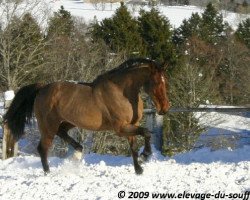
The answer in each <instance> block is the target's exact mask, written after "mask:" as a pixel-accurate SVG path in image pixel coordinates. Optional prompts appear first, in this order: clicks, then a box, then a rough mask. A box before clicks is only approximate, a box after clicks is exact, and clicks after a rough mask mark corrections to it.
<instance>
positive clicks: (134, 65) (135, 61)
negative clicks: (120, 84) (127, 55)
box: [94, 58, 160, 81]
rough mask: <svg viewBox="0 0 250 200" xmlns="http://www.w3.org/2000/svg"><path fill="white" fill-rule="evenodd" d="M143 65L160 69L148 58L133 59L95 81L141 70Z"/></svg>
mask: <svg viewBox="0 0 250 200" xmlns="http://www.w3.org/2000/svg"><path fill="white" fill-rule="evenodd" d="M142 64H149V65H152V64H153V65H154V66H156V67H157V68H160V66H159V64H158V63H157V62H156V61H154V60H150V59H148V58H131V59H128V60H126V61H125V62H123V63H122V64H120V65H119V66H118V67H116V68H114V69H111V70H109V71H107V72H105V73H103V74H101V75H99V76H97V78H96V79H95V80H94V81H96V80H100V79H101V78H103V77H105V76H107V75H111V74H115V73H121V72H122V73H123V72H126V71H129V70H131V69H136V68H139V67H140V66H141V65H142Z"/></svg>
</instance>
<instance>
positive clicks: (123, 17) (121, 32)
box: [92, 3, 141, 55]
mask: <svg viewBox="0 0 250 200" xmlns="http://www.w3.org/2000/svg"><path fill="white" fill-rule="evenodd" d="M92 35H93V38H94V39H97V40H98V39H102V40H104V41H105V43H106V44H107V45H108V46H109V47H110V48H111V49H112V50H113V51H115V52H119V51H125V52H127V53H128V54H129V55H131V54H133V53H137V52H139V51H140V49H141V38H140V35H139V33H138V23H137V21H136V20H135V19H133V18H132V16H131V14H130V13H129V11H128V9H127V7H126V6H125V5H124V3H121V6H120V7H119V8H118V9H117V10H116V12H115V14H114V16H113V17H112V18H108V19H104V20H103V21H102V22H101V23H100V24H98V23H95V24H94V25H93V31H92Z"/></svg>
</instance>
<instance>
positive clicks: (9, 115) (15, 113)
mask: <svg viewBox="0 0 250 200" xmlns="http://www.w3.org/2000/svg"><path fill="white" fill-rule="evenodd" d="M43 87H44V85H42V84H38V83H36V84H31V85H27V86H24V87H22V88H21V89H20V90H19V91H18V92H17V93H16V95H15V98H14V99H13V101H12V103H11V105H10V107H9V109H8V111H7V112H6V114H5V115H4V117H3V119H4V122H6V123H7V125H8V127H9V129H10V132H11V134H12V135H13V137H14V138H15V139H16V140H18V139H19V138H20V137H21V136H22V135H24V127H25V123H29V122H30V119H31V118H32V114H33V106H34V102H35V98H36V95H37V93H38V92H39V90H40V89H41V88H43Z"/></svg>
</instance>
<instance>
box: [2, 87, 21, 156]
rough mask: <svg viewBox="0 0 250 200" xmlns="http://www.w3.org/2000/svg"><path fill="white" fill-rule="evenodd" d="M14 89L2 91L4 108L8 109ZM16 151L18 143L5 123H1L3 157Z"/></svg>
mask: <svg viewBox="0 0 250 200" xmlns="http://www.w3.org/2000/svg"><path fill="white" fill-rule="evenodd" d="M14 96H15V95H14V91H12V90H10V91H7V92H5V93H4V109H5V112H6V111H7V110H8V108H9V106H10V104H11V101H12V100H13V98H14ZM17 152H18V143H17V142H16V141H15V140H14V138H13V137H12V135H11V133H10V130H9V127H8V125H7V124H6V123H4V124H3V154H2V157H3V159H7V158H10V157H13V156H16V155H17Z"/></svg>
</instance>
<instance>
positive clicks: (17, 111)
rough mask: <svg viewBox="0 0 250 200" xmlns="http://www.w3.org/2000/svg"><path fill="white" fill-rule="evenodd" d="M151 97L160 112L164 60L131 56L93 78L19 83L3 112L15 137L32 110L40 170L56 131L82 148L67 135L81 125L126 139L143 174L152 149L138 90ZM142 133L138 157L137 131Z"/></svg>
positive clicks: (163, 96) (138, 171)
mask: <svg viewBox="0 0 250 200" xmlns="http://www.w3.org/2000/svg"><path fill="white" fill-rule="evenodd" d="M141 88H144V91H145V92H146V93H147V94H148V95H149V97H150V98H151V99H152V101H153V103H154V105H155V108H156V111H157V113H158V114H160V115H164V114H165V113H166V112H167V111H168V109H169V100H168V95H167V84H166V77H165V72H164V66H163V64H159V63H157V62H156V61H153V60H150V59H145V58H133V59H128V60H127V61H125V62H123V63H122V64H121V65H120V66H118V67H117V68H114V69H112V70H110V71H107V72H105V73H103V74H101V75H99V76H97V78H96V79H95V80H94V81H93V82H91V83H72V82H66V81H65V82H62V81H61V82H53V83H50V84H42V83H35V84H31V85H27V86H24V87H22V88H21V89H20V90H19V91H18V92H17V94H16V96H15V98H14V99H13V101H12V103H11V105H10V107H9V109H8V111H7V112H6V114H5V116H4V121H5V122H6V123H7V125H8V127H9V129H10V131H11V133H12V135H13V138H14V139H15V140H16V141H18V139H20V138H21V137H22V136H23V135H24V128H25V124H26V123H29V122H30V119H31V118H32V116H33V113H34V114H35V117H36V119H37V123H38V128H39V132H40V134H41V138H40V142H39V145H38V147H37V150H38V153H39V155H40V158H41V163H42V167H43V170H44V173H45V174H47V173H48V172H49V171H50V169H49V165H48V159H47V157H48V150H49V148H50V147H51V145H52V142H53V139H54V137H55V135H57V136H59V137H60V138H62V139H63V140H64V141H66V142H67V143H69V144H70V145H72V146H73V148H74V149H75V151H76V152H82V150H83V147H82V145H81V144H79V143H78V142H76V141H75V140H74V139H73V138H71V137H70V136H69V135H68V133H67V132H68V131H69V130H70V129H72V128H74V127H79V128H83V129H87V130H93V131H96V132H98V131H107V130H109V131H114V132H115V133H116V134H117V135H118V136H123V137H126V138H127V139H128V142H129V145H130V150H131V154H132V158H133V164H134V169H135V173H136V174H142V173H143V169H142V167H141V163H142V162H144V161H146V160H148V158H149V156H150V155H151V154H152V150H151V145H150V138H151V133H150V131H149V130H148V129H146V128H144V127H142V126H140V125H139V122H140V120H141V119H142V116H143V101H142V99H141V97H140V90H141ZM137 135H141V136H143V137H144V141H145V145H144V149H143V151H142V153H141V154H140V156H139V155H138V151H137V148H136V136H137Z"/></svg>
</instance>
